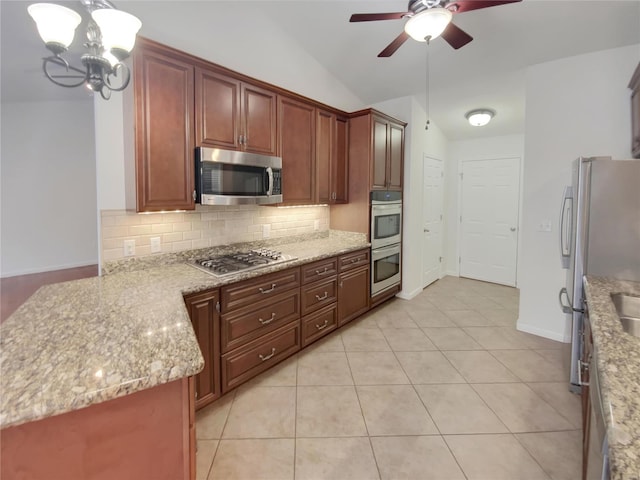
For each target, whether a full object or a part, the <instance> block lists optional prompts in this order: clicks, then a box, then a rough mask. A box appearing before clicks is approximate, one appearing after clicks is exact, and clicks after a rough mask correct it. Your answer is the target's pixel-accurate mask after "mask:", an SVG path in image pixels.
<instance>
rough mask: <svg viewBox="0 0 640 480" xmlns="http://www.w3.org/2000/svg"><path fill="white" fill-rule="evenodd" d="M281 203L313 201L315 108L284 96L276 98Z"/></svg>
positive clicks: (307, 203) (304, 203) (306, 202)
mask: <svg viewBox="0 0 640 480" xmlns="http://www.w3.org/2000/svg"><path fill="white" fill-rule="evenodd" d="M278 122H279V130H280V156H281V157H282V196H283V203H282V204H283V205H309V204H314V203H316V188H315V187H316V175H315V174H316V153H315V137H316V109H315V107H314V106H313V105H311V104H308V103H303V102H299V101H297V100H293V99H291V98H287V97H282V96H281V97H279V99H278Z"/></svg>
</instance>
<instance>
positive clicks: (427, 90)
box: [424, 36, 431, 130]
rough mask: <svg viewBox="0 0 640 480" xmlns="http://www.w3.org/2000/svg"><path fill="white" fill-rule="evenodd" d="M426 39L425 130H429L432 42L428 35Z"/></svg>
mask: <svg viewBox="0 0 640 480" xmlns="http://www.w3.org/2000/svg"><path fill="white" fill-rule="evenodd" d="M425 40H426V44H427V46H426V49H427V71H426V75H425V78H426V96H427V101H426V108H427V123H426V124H425V126H424V129H425V130H429V124H430V123H431V122H430V114H429V107H430V105H429V77H430V75H431V69H430V68H429V44H430V40H431V37H430V36H428V37H426V38H425Z"/></svg>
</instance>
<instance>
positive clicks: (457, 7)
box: [445, 0, 522, 13]
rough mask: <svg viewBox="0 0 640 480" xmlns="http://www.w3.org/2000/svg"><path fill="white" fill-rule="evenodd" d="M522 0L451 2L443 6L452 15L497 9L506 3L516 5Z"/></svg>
mask: <svg viewBox="0 0 640 480" xmlns="http://www.w3.org/2000/svg"><path fill="white" fill-rule="evenodd" d="M521 1H522V0H453V1H451V2H449V3H447V5H446V6H445V8H448V9H449V10H451V11H452V12H453V13H463V12H468V11H470V10H479V9H481V8H488V7H497V6H498V5H505V4H507V3H518V2H521ZM452 7H453V8H452Z"/></svg>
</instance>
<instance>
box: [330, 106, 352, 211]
mask: <svg viewBox="0 0 640 480" xmlns="http://www.w3.org/2000/svg"><path fill="white" fill-rule="evenodd" d="M334 151H335V153H334V159H333V162H332V163H331V165H332V167H331V182H332V183H333V202H332V203H347V202H348V201H349V119H348V118H347V117H343V116H340V115H338V116H336V136H335V142H334Z"/></svg>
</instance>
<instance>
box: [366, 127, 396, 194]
mask: <svg viewBox="0 0 640 480" xmlns="http://www.w3.org/2000/svg"><path fill="white" fill-rule="evenodd" d="M371 128H372V137H373V138H372V148H373V151H372V159H371V169H372V170H371V190H399V191H402V175H403V173H402V172H403V157H404V125H402V124H398V123H395V122H392V121H391V120H389V119H387V118H384V117H380V116H376V115H374V116H373V117H372V127H371Z"/></svg>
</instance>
